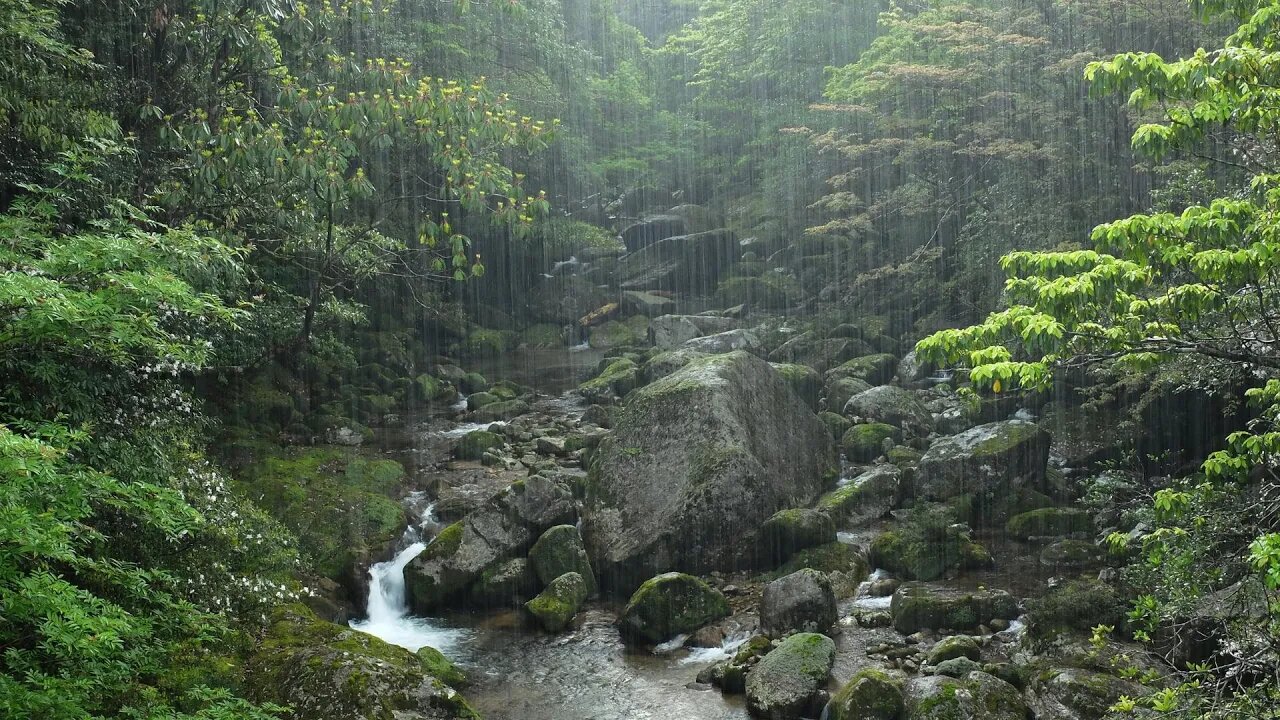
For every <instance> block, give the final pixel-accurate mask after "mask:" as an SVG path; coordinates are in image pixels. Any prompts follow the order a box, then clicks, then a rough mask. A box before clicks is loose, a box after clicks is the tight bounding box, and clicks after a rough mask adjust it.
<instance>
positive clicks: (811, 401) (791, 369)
mask: <svg viewBox="0 0 1280 720" xmlns="http://www.w3.org/2000/svg"><path fill="white" fill-rule="evenodd" d="M772 365H773V369H774V370H777V371H778V374H779V375H781V376H782V379H783V380H785V381H786V382H787V384H788V385H790V386H791V389H792V390H793V391H795V394H796V395H797V396H798V397H799V398H800V399H801V400H804V402H805V404H806V405H808V406H809V407H811V408H817V407H818V396H819V395H820V394H821V393H822V376H820V375H818V371H817V370H814V369H813V368H811V367H809V366H808V365H796V364H794V363H773V364H772Z"/></svg>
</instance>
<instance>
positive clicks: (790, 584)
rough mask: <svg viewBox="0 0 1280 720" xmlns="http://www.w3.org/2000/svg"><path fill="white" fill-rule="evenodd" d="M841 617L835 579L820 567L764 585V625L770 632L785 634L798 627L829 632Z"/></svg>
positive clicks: (768, 633)
mask: <svg viewBox="0 0 1280 720" xmlns="http://www.w3.org/2000/svg"><path fill="white" fill-rule="evenodd" d="M837 619H838V617H837V615H836V594H835V592H834V591H833V590H832V589H831V581H830V580H829V579H828V578H827V576H826V575H825V574H823V573H821V572H818V571H817V570H814V569H812V568H804V569H802V570H797V571H796V572H793V573H791V574H790V575H785V576H783V577H780V578H778V579H777V580H774V581H773V582H771V583H769V584H768V585H766V586H765V587H764V596H763V597H762V598H761V600H760V627H761V629H763V630H764V632H765V634H766V635H769V636H771V637H782V636H783V635H786V634H787V633H790V632H795V631H798V630H803V631H808V632H826V631H827V629H829V628H830V627H831V626H832V625H835V624H836V620H837Z"/></svg>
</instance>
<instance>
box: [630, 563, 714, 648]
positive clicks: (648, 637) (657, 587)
mask: <svg viewBox="0 0 1280 720" xmlns="http://www.w3.org/2000/svg"><path fill="white" fill-rule="evenodd" d="M729 612H730V609H729V601H728V600H726V599H725V597H724V595H723V594H722V593H721V592H720V591H719V590H716V589H715V588H713V587H711V586H710V585H708V584H706V583H705V582H703V581H702V580H699V579H698V578H696V577H694V576H692V575H686V574H684V573H674V572H673V573H663V574H661V575H659V576H657V577H654V578H650V579H649V580H647V581H645V583H644V584H643V585H641V586H640V587H639V588H637V589H636V591H635V592H634V593H633V594H632V595H631V599H630V600H628V601H627V605H626V607H624V608H623V609H622V614H621V615H620V616H619V617H618V631H619V632H620V633H621V634H622V637H623V638H624V639H626V640H629V641H644V642H649V643H655V644H656V643H660V642H662V641H663V640H668V639H670V638H672V637H674V636H675V635H678V634H680V633H686V632H691V631H693V630H697V629H698V628H700V627H702V626H703V625H706V624H707V623H710V622H714V621H716V620H719V619H721V618H724V617H728V616H729Z"/></svg>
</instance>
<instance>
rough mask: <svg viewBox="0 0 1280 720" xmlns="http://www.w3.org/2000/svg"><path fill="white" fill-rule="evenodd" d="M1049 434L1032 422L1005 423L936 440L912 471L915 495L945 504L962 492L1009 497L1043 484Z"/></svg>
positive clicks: (981, 426) (962, 493) (997, 423)
mask: <svg viewBox="0 0 1280 720" xmlns="http://www.w3.org/2000/svg"><path fill="white" fill-rule="evenodd" d="M1048 460H1049V433H1047V432H1045V431H1044V430H1042V429H1041V428H1040V426H1038V425H1036V424H1035V423H1032V422H1027V421H1024V420H1006V421H1003V422H995V423H989V424H987V425H979V426H978V427H975V428H971V429H969V430H966V431H964V432H962V433H960V434H958V435H950V436H946V437H942V438H938V439H937V440H935V441H934V443H933V445H931V446H930V447H929V450H928V451H927V452H925V454H924V457H922V458H920V463H919V466H918V470H917V473H916V486H917V492H918V493H919V494H920V495H921V496H923V497H926V498H931V499H937V500H946V499H950V498H953V497H956V496H959V495H964V494H966V493H975V494H980V495H987V496H998V495H1001V494H1008V493H1009V492H1011V491H1013V490H1016V489H1018V488H1019V487H1021V486H1023V485H1031V486H1033V487H1036V486H1041V485H1043V484H1044V479H1045V466H1046V463H1047V462H1048Z"/></svg>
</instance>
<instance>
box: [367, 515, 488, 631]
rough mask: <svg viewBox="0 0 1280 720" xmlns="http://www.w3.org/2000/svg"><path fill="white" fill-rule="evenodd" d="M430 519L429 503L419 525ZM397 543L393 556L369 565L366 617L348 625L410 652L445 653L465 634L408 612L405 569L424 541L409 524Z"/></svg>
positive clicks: (417, 553)
mask: <svg viewBox="0 0 1280 720" xmlns="http://www.w3.org/2000/svg"><path fill="white" fill-rule="evenodd" d="M433 518H434V514H433V513H432V506H431V505H427V507H426V509H425V510H423V512H422V525H423V526H426V525H429V524H430V523H431V520H432V519H433ZM400 544H401V545H402V546H403V549H402V550H400V551H399V552H397V553H396V556H395V557H393V558H391V559H390V560H387V561H386V562H380V563H377V564H375V565H374V566H373V567H371V568H369V600H368V603H367V609H366V613H367V614H368V617H366V618H365V619H364V620H352V621H351V627H352V628H354V629H356V630H359V631H361V632H366V633H369V634H370V635H373V636H375V637H378V638H381V639H382V640H385V641H387V642H389V643H391V644H392V645H399V646H400V647H402V648H405V649H406V650H410V651H412V652H417V651H418V649H419V648H422V647H425V646H428V645H429V646H431V647H433V648H435V649H437V650H439V651H441V652H443V653H445V654H446V655H448V654H450V653H451V651H453V650H455V649H456V648H457V646H458V644H459V643H460V642H461V641H462V640H464V639H465V638H466V635H467V633H466V631H464V630H459V629H455V628H447V627H443V626H441V625H440V624H438V623H437V621H434V620H432V619H430V618H419V617H412V616H411V615H409V603H408V599H407V595H406V593H405V585H404V568H405V566H406V565H408V564H409V563H411V562H413V559H414V558H416V557H418V555H420V554H421V553H422V551H423V550H424V549H425V548H426V547H427V543H425V542H423V540H422V536H421V535H420V533H419V531H418V528H417V527H414V526H412V525H410V526H409V527H408V528H405V531H404V536H403V537H402V538H401V541H400Z"/></svg>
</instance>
